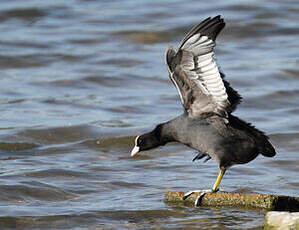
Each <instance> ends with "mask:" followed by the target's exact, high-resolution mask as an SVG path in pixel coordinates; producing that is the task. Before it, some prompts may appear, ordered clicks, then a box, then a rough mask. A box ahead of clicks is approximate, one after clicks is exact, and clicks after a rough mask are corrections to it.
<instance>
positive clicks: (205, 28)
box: [133, 16, 276, 168]
mask: <svg viewBox="0 0 299 230" xmlns="http://www.w3.org/2000/svg"><path fill="white" fill-rule="evenodd" d="M224 26H225V23H224V21H223V19H221V17H220V16H217V17H214V18H212V19H211V18H207V19H206V20H204V21H203V22H201V23H200V24H198V25H197V26H195V27H193V28H192V29H191V30H190V31H189V32H188V33H187V35H186V36H185V38H184V39H183V40H182V42H181V44H180V45H179V48H178V50H177V51H175V50H173V49H172V48H171V47H169V48H168V49H167V51H166V64H167V68H168V72H169V76H170V79H171V81H172V82H173V84H174V85H175V87H176V88H177V90H178V92H179V95H180V98H181V102H182V105H183V107H184V113H183V114H182V115H180V116H178V117H176V118H174V119H173V120H171V121H168V122H166V123H162V124H159V125H158V126H157V127H156V128H155V129H154V130H153V131H151V132H149V133H146V134H144V135H141V136H139V137H137V138H136V145H135V148H136V149H135V152H136V151H142V150H148V149H151V148H154V147H158V146H161V145H165V144H166V143H168V142H173V141H175V142H180V143H182V144H185V145H187V146H189V147H191V148H193V149H195V150H197V151H199V152H200V153H199V154H198V155H197V156H196V157H195V158H194V159H193V160H199V159H202V158H204V157H207V158H206V159H207V160H208V159H210V158H212V159H214V160H216V162H217V163H218V164H219V167H220V168H228V167H230V166H232V165H234V164H244V163H248V162H250V161H251V160H253V159H255V158H256V157H257V156H258V155H259V154H262V155H263V156H266V157H273V156H275V154H276V153H275V149H274V148H273V146H272V144H271V143H270V142H269V140H268V137H267V136H266V135H265V134H264V133H263V132H262V131H260V130H258V129H257V128H255V127H254V126H253V125H251V124H250V123H247V122H245V121H243V120H241V119H240V118H238V117H236V116H234V115H232V114H231V113H232V112H233V111H234V110H235V109H236V108H237V105H238V104H239V103H240V102H241V100H242V97H241V96H240V95H239V93H238V92H237V91H236V90H234V89H233V88H232V87H231V85H230V84H229V83H228V82H227V81H226V80H225V79H224V74H223V73H221V72H220V71H219V69H218V66H217V64H216V61H215V58H214V47H215V45H216V43H215V41H216V38H217V35H218V34H219V33H220V32H221V30H222V29H223V28H224ZM135 154H136V153H134V154H133V155H135Z"/></svg>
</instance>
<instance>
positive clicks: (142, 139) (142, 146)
mask: <svg viewBox="0 0 299 230" xmlns="http://www.w3.org/2000/svg"><path fill="white" fill-rule="evenodd" d="M160 130H161V128H160V126H157V127H156V128H155V129H154V130H153V131H152V132H149V133H146V134H143V135H140V136H137V137H136V139H135V146H134V148H133V150H132V152H131V156H132V157H133V156H135V155H136V154H137V153H139V152H140V151H144V150H149V149H153V148H156V147H158V146H160V145H164V144H165V143H164V142H162V140H161V138H160Z"/></svg>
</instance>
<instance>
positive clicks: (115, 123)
mask: <svg viewBox="0 0 299 230" xmlns="http://www.w3.org/2000/svg"><path fill="white" fill-rule="evenodd" d="M217 14H221V15H223V17H224V18H225V20H226V22H227V26H226V28H225V30H224V31H223V33H222V34H221V35H220V36H219V38H218V46H217V49H216V55H217V59H218V63H219V64H220V65H221V69H222V70H223V71H224V72H225V74H226V76H227V79H228V80H229V81H230V82H231V84H232V86H233V87H234V88H235V89H237V90H238V91H239V92H240V93H241V94H242V95H243V97H244V101H243V103H242V104H241V105H240V107H239V109H238V110H237V111H236V113H235V114H237V115H238V116H240V117H241V118H243V119H246V120H247V121H250V122H252V123H254V124H255V125H256V126H257V127H258V128H260V129H262V130H264V131H266V133H268V134H269V136H270V138H271V141H272V142H273V144H274V145H275V146H276V148H277V152H278V154H277V156H276V157H275V158H273V159H269V158H263V157H261V156H260V157H258V158H257V159H256V160H255V161H253V162H251V163H249V164H247V165H240V166H235V167H233V168H231V170H229V171H228V173H227V175H226V176H225V177H224V180H223V181H222V188H223V189H225V190H227V191H246V192H261V193H273V194H284V195H293V196H298V190H299V182H298V172H299V166H298V165H299V160H298V150H299V131H298V128H299V125H298V123H299V119H298V112H299V101H298V97H299V82H298V79H299V61H298V53H299V46H298V34H299V28H298V20H299V7H298V2H297V1H275V0H269V1H251V2H249V3H237V2H236V1H191V0H188V1H171V0H165V1H139V0H131V1H129V0H126V1H91V0H85V1H84V0H81V1H79V0H76V1H75V0H70V1H38V0H28V1H1V3H0V32H1V37H0V50H1V52H0V73H1V77H0V104H1V106H0V110H1V120H0V121H1V128H0V152H1V156H0V160H1V161H0V163H1V171H0V172H1V175H0V194H1V196H0V228H1V229H16V228H18V229H22V228H24V229H39V228H43V229H47V228H48V229H260V228H261V227H262V225H263V219H264V214H265V213H264V212H257V211H248V210H236V209H228V208H204V207H203V208H199V209H195V208H188V207H172V206H169V205H167V204H165V203H164V202H163V196H164V194H165V192H166V191H167V190H183V191H187V190H190V189H199V188H201V189H203V188H209V187H211V185H212V184H213V183H214V180H215V178H216V175H217V173H218V168H217V165H216V164H215V162H213V161H209V162H208V163H206V164H204V163H202V162H195V163H193V162H192V159H193V157H194V156H195V154H196V153H195V152H194V151H193V150H191V149H189V148H186V147H184V146H182V145H177V144H171V145H167V146H165V147H163V148H159V149H155V150H153V151H149V152H146V153H144V154H142V155H140V156H139V157H137V158H134V159H133V158H130V157H129V155H130V154H129V153H130V150H131V148H132V146H133V144H134V136H135V135H138V134H141V133H142V132H143V131H147V130H150V129H152V128H153V127H154V126H155V125H156V124H157V123H159V122H163V121H166V120H168V119H170V118H173V117H175V116H177V115H178V114H180V113H181V112H182V108H181V105H180V102H179V98H178V95H177V92H176V90H175V88H174V87H173V86H172V84H171V83H170V81H169V79H168V74H167V71H166V67H165V64H164V52H165V49H166V47H167V46H168V45H169V44H173V45H174V46H176V45H177V44H178V42H179V40H180V39H181V38H182V37H183V35H184V33H185V32H186V31H187V30H188V29H189V28H190V27H191V26H193V25H194V24H196V23H198V22H200V21H201V20H203V19H204V18H206V17H208V16H215V15H217Z"/></svg>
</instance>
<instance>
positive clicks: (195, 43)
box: [166, 16, 241, 118]
mask: <svg viewBox="0 0 299 230" xmlns="http://www.w3.org/2000/svg"><path fill="white" fill-rule="evenodd" d="M224 26H225V23H224V21H223V19H221V18H220V16H217V17H214V18H212V19H211V18H207V19H205V20H204V21H203V22H201V23H200V24H198V25H196V26H195V27H193V28H192V29H191V30H190V31H189V32H188V33H187V35H186V36H185V38H184V39H183V41H182V42H181V44H180V46H179V49H178V51H177V52H175V51H174V50H173V49H172V48H171V47H168V49H167V51H166V63H167V68H168V72H169V76H170V79H171V81H172V82H173V83H174V85H175V86H176V88H177V90H178V92H179V95H180V98H181V101H182V104H183V107H184V108H185V110H186V112H187V113H188V115H189V116H191V117H198V116H203V115H207V114H218V115H220V116H222V117H224V118H227V117H228V114H229V113H231V112H232V111H233V110H234V109H235V108H236V106H237V104H239V102H240V101H241V96H240V95H239V94H238V93H237V92H236V91H235V90H234V89H232V88H231V87H230V85H229V83H228V82H227V81H225V80H223V78H224V75H223V74H222V73H220V71H219V68H218V66H217V63H216V60H215V57H214V47H215V46H216V43H215V40H216V37H217V35H218V34H219V33H220V31H221V30H222V29H223V28H224Z"/></svg>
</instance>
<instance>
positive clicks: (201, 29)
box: [179, 15, 225, 49]
mask: <svg viewBox="0 0 299 230" xmlns="http://www.w3.org/2000/svg"><path fill="white" fill-rule="evenodd" d="M221 17H222V16H221V15H217V16H216V17H213V18H211V17H208V18H206V19H205V20H203V21H201V22H200V23H199V24H197V25H195V26H194V27H192V29H191V30H189V32H188V33H187V34H186V36H185V37H184V39H183V41H182V42H181V45H180V46H179V49H180V48H181V47H183V45H184V44H185V42H186V41H187V40H188V39H189V38H191V37H192V36H193V35H195V34H197V33H200V34H201V35H205V36H208V37H209V38H210V39H212V40H213V41H214V42H215V40H216V38H217V36H218V34H219V33H220V31H221V30H222V29H223V28H224V27H225V22H224V20H223V18H221Z"/></svg>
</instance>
